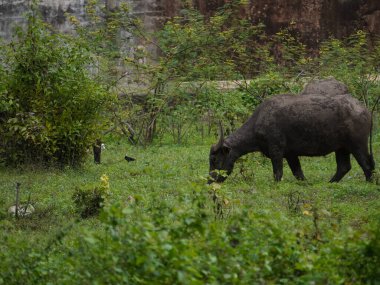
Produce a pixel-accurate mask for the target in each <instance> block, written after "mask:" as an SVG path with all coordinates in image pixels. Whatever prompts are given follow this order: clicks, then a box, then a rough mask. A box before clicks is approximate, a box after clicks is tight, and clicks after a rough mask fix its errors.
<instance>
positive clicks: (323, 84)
mask: <svg viewBox="0 0 380 285" xmlns="http://www.w3.org/2000/svg"><path fill="white" fill-rule="evenodd" d="M348 93H349V91H348V87H347V86H346V85H345V84H344V83H343V82H340V81H338V80H336V79H335V78H334V77H328V78H325V79H314V80H312V81H310V82H309V83H308V84H306V86H305V87H304V89H303V90H302V91H301V93H300V94H301V95H310V94H321V95H327V96H335V95H342V94H348Z"/></svg>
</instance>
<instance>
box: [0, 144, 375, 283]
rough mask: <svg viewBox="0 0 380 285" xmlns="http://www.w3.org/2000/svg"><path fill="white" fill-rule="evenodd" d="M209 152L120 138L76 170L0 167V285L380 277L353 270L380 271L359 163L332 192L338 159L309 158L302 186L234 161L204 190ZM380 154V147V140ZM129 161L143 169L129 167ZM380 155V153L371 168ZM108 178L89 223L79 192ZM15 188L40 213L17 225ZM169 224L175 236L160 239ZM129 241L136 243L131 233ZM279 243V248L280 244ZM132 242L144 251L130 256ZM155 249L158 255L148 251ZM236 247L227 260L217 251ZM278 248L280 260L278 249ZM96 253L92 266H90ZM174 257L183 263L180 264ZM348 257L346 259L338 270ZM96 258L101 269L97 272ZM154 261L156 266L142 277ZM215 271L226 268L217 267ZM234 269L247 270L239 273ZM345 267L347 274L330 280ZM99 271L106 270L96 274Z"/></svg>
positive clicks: (371, 206) (371, 199)
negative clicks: (100, 206)
mask: <svg viewBox="0 0 380 285" xmlns="http://www.w3.org/2000/svg"><path fill="white" fill-rule="evenodd" d="M377 141H378V140H377ZM210 144H211V140H210V142H208V143H203V144H200V145H186V146H175V145H155V146H151V147H147V148H142V147H133V146H131V145H129V144H127V143H126V142H123V141H115V140H113V141H108V142H106V150H104V151H103V155H102V163H101V164H100V165H96V164H94V163H93V162H92V159H91V157H90V156H89V158H88V161H87V162H86V164H85V166H84V167H83V168H82V169H79V170H74V169H65V170H62V171H61V170H56V169H53V170H46V169H30V168H28V169H22V170H14V169H6V168H1V169H0V181H1V183H0V191H1V195H0V229H1V230H0V238H1V239H2V240H3V241H2V242H1V245H0V247H1V252H2V254H1V258H2V260H1V261H0V266H1V270H0V271H1V272H2V273H0V284H2V283H7V284H10V283H13V284H19V283H20V282H21V281H26V282H29V283H35V284H44V283H49V282H50V284H54V282H53V281H52V280H54V278H57V279H56V280H57V282H58V283H56V284H70V283H71V282H73V280H74V283H77V284H95V283H96V282H98V284H106V283H111V284H122V283H124V284H158V283H161V284H174V283H176V284H206V283H207V284H249V283H250V282H249V281H252V283H257V284H278V283H291V284H296V283H297V284H306V283H310V284H315V283H317V284H327V283H329V284H354V283H365V282H368V283H372V282H375V281H374V280H375V279H376V278H377V277H379V276H378V275H376V274H379V271H378V270H377V271H376V270H375V269H374V270H372V269H371V270H372V271H371V270H370V269H368V270H367V269H362V268H359V269H357V271H355V272H356V273H352V274H348V273H347V272H350V270H352V268H351V267H353V268H354V267H355V262H356V261H357V260H356V259H355V258H356V257H355V256H356V255H355V254H359V255H360V256H361V257H362V258H364V261H363V263H366V261H368V262H372V263H373V262H378V261H379V258H378V256H377V254H378V253H379V252H380V251H377V252H375V253H374V255H370V256H369V257H368V260H366V258H367V257H366V256H364V257H363V254H362V252H359V251H361V250H362V251H363V252H366V250H367V247H366V246H368V245H369V244H371V243H373V239H374V238H373V236H374V235H375V234H376V233H374V231H373V229H374V228H376V225H379V224H378V222H379V217H380V215H379V214H380V210H379V209H380V199H379V198H380V186H379V185H377V184H376V182H374V183H367V182H365V179H364V175H363V173H362V171H361V169H360V168H359V166H358V165H357V163H356V161H354V159H353V158H352V164H353V168H352V170H351V171H350V172H349V173H348V174H347V175H346V177H344V179H343V180H342V181H341V182H340V183H333V184H331V183H328V180H329V179H330V177H331V176H332V175H333V173H334V171H335V167H336V165H335V158H334V156H333V155H329V156H327V157H318V158H302V159H301V164H302V166H303V170H304V173H305V176H306V178H307V181H304V182H300V181H297V180H296V179H295V178H294V177H293V176H292V174H291V172H290V169H289V168H288V166H287V165H286V164H285V169H284V177H283V181H282V182H280V183H275V182H274V181H273V178H272V169H271V163H270V161H269V160H268V159H266V158H264V157H263V156H261V155H260V154H250V155H248V156H246V157H244V158H243V159H241V160H240V161H239V162H238V163H237V164H236V166H235V169H234V172H233V174H232V175H231V176H230V177H229V178H228V179H227V180H226V182H225V183H224V184H222V185H221V186H220V187H219V186H216V185H213V186H207V185H206V177H207V172H208V152H209V146H210ZM375 149H376V150H378V149H379V148H378V144H376V143H375ZM126 153H127V154H128V155H130V156H132V157H134V158H136V161H134V162H127V161H125V160H124V155H125V154H126ZM379 157H380V156H379V152H376V155H375V159H376V158H377V160H379V159H378V158H379ZM104 174H105V175H107V176H108V178H109V184H110V192H111V194H110V196H109V198H108V199H107V202H106V206H105V207H106V211H105V213H102V214H101V216H100V218H98V217H93V218H89V219H81V218H80V216H79V215H78V213H77V212H76V209H75V205H74V203H73V201H72V195H73V193H74V190H75V188H76V187H83V186H85V185H94V184H96V183H99V181H100V177H101V176H102V175H104ZM16 182H19V183H21V200H22V201H26V200H27V199H28V195H29V194H30V200H31V203H32V204H33V206H34V207H35V209H36V211H35V212H34V213H33V214H32V215H31V216H28V217H24V218H20V219H18V220H15V218H14V217H12V216H10V215H9V214H8V213H7V210H8V208H9V207H10V206H11V205H13V204H14V199H15V183H16ZM212 196H214V200H213V199H212ZM217 207H219V208H218V209H219V210H216V208H217ZM199 213H201V214H199ZM198 214H199V215H198ZM196 217H201V218H200V220H199V221H198V220H197V218H196ZM194 219H195V220H194ZM194 221H198V222H194ZM237 225H238V226H237ZM161 227H162V228H165V232H167V233H166V235H167V236H160V235H157V236H155V233H157V232H161V230H158V229H157V228H161ZM235 228H236V229H238V230H236V232H237V233H236V235H241V236H239V238H236V242H237V243H239V245H238V246H234V243H233V241H234V240H235V239H231V238H229V239H227V240H228V241H227V240H226V236H228V233H230V232H231V231H232V232H234V230H233V229H235ZM231 229H232V230H231ZM256 229H257V235H256V236H254V235H253V233H252V231H253V232H255V231H256ZM268 229H270V231H269V232H267V231H266V230H268ZM188 230H189V232H187V231H188ZM123 231H128V233H127V232H123ZM115 232H117V235H116V237H115V236H114V234H115ZM122 232H123V233H122ZM131 232H133V233H134V234H135V235H134V236H133V237H132V236H125V235H129V234H131ZM147 233H150V234H149V236H146V235H147ZM243 233H244V234H243ZM177 235H178V236H177ZM144 237H145V238H146V239H144ZM377 237H378V236H377ZM219 238H220V240H219V241H218V239H219ZM243 240H244V241H246V243H244V242H243ZM279 240H280V241H281V242H280V245H276V246H274V244H276V243H277V242H278V241H279ZM169 241H170V242H169ZM238 241H239V242H238ZM271 241H273V242H272V243H271ZM128 242H130V243H131V244H130V245H129V247H128V246H127V245H126V244H128ZM139 243H141V244H140V246H141V248H140V247H138V246H137V244H139ZM105 244H106V245H105ZM133 244H134V245H136V248H140V249H139V250H137V249H135V248H134V250H131V246H132V245H133ZM153 244H154V247H152V248H153V249H152V251H149V252H146V250H147V249H146V248H151V247H150V246H153ZM228 244H229V245H231V246H230V247H231V248H230V249H228V250H229V251H228V254H227V253H220V252H219V251H218V250H217V248H224V249H225V248H226V247H227V246H228ZM300 244H301V245H300ZM101 245H102V246H101ZM356 245H357V248H356V247H355V246H356ZM272 246H273V248H275V249H276V250H277V251H279V252H277V251H276V252H273V248H272ZM376 246H378V244H377V245H376V244H375V247H374V248H375V249H377V250H379V248H377V247H376ZM133 247H134V246H133ZM182 247H185V248H186V250H184V249H183V248H182ZM288 247H289V248H288ZM352 247H353V249H352V250H351V248H352ZM95 248H96V250H94V249H95ZM157 248H159V249H157ZM180 248H182V250H183V251H182V252H181V250H180ZM254 248H255V249H254ZM286 248H288V250H289V252H290V253H286V252H285V251H286ZM174 249H176V250H174ZM189 249H192V250H191V251H188V250H189ZM249 249H252V253H250V252H249ZM339 250H341V251H342V252H339ZM117 251H120V255H122V256H124V257H125V256H126V255H130V256H132V255H133V256H135V257H136V256H140V258H141V261H140V263H139V262H138V260H139V259H138V258H137V257H136V258H137V261H136V260H135V259H134V261H133V264H134V265H135V267H133V266H131V263H128V262H126V261H123V262H121V260H122V259H123V258H122V257H121V256H120V255H116V256H118V257H117V258H116V257H115V256H113V254H114V253H115V252H117ZM208 251H209V252H208ZM283 251H284V252H285V253H284V252H283ZM346 251H347V252H348V253H349V254H348V253H347V252H346ZM356 251H357V252H356ZM89 252H91V254H89V255H88V259H86V258H84V257H83V256H85V255H86V254H88V253H89ZM152 252H154V253H155V255H154V256H155V257H154V258H153V257H152V260H153V261H154V260H155V261H154V262H153V261H152V260H150V259H149V260H150V262H151V263H149V262H148V261H147V260H146V258H147V257H146V256H151V254H152ZM159 252H161V253H159ZM207 252H208V253H207ZM253 252H257V255H255V256H253V255H254V253H253ZM297 252H298V253H297ZM206 253H207V254H206ZM159 254H161V255H163V257H162V256H161V257H158V255H159ZM156 255H157V256H156ZM178 255H183V257H185V256H186V258H187V259H186V260H185V261H184V260H182V261H180V260H177V259H176V258H178ZM293 255H294V256H293ZM342 255H344V256H345V257H347V260H344V258H343V259H342V260H340V261H339V260H338V259H341V258H342ZM36 256H37V257H36ZM91 256H92V257H91ZM212 256H214V258H215V259H213V258H212ZM273 256H274V257H275V256H279V259H278V260H277V259H276V258H274V257H273ZM82 258H83V259H82ZM98 258H99V260H100V261H99V264H98V265H96V264H97V263H95V265H93V262H94V260H97V259H98ZM114 258H116V259H117V260H114ZM250 258H252V260H250V261H248V260H247V259H250ZM373 258H375V259H373ZM330 259H331V260H330ZM289 260H291V262H290V261H289ZM323 260H324V261H323ZM146 262H148V263H149V264H151V267H149V266H148V267H147V268H145V267H146V266H147V265H146V266H145V265H144V264H145V263H146ZM181 262H182V265H179V263H181ZM187 262H189V263H187ZM213 262H214V263H215V266H216V267H218V269H216V268H213V267H210V266H211V265H210V264H212V263H213ZM289 262H290V263H289ZM358 262H359V261H358ZM20 263H22V264H23V265H20ZM198 263H199V264H198ZM203 263H207V264H208V265H207V266H206V265H201V264H203ZM209 263H210V264H209ZM173 264H174V265H173ZM189 264H191V266H190V265H189ZM197 264H198V265H197ZM236 264H240V265H239V266H240V267H239V268H235V267H234V266H236ZM337 264H343V265H344V266H346V267H347V268H346V269H347V270H346V269H343V270H342V272H336V274H335V273H333V271H334V270H335V269H334V266H338V265H337ZM12 266H13V268H12ZM103 266H104V270H105V271H103V272H99V270H98V269H99V268H103ZM107 266H109V268H107V269H106V267H107ZM176 266H180V267H181V268H177V267H176ZM205 266H206V267H207V268H208V269H205ZM344 266H343V268H344ZM373 266H375V267H377V265H376V264H373ZM91 267H93V269H91ZM141 267H143V268H145V269H144V270H143V271H141V270H142V269H141ZM288 267H289V268H288ZM68 268H71V270H68V271H66V269H68ZM110 268H113V269H112V270H111V269H110ZM127 268H129V269H127ZM191 268H192V269H191ZM97 270H98V271H97ZM118 270H119V271H118ZM229 270H231V274H229V273H228V272H226V271H229ZM284 270H285V271H284ZM345 270H346V271H347V272H346V271H345ZM355 270H356V269H355ZM70 271H71V273H70ZM100 271H101V270H100ZM164 271H165V273H163V272H164ZM250 271H252V272H253V273H252V272H250ZM127 272H128V273H127ZM152 272H156V273H152ZM248 272H249V273H248ZM70 274H71V275H70ZM150 274H153V275H150ZM181 274H182V275H181ZM252 274H253V275H252ZM108 275H109V276H108ZM105 276H108V277H107V278H109V279H103V278H106V277H105ZM123 278H124V279H123ZM155 278H156V279H155ZM256 278H257V279H256ZM84 280H86V281H84ZM106 280H108V281H106ZM378 280H380V279H378ZM255 281H256V282H255ZM51 282H53V283H51ZM313 282H314V283H313ZM71 284H72V283H71Z"/></svg>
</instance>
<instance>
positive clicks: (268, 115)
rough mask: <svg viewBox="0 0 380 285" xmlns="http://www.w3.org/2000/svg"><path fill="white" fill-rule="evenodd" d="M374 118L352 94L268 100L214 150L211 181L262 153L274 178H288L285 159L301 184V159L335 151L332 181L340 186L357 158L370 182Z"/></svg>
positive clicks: (218, 180)
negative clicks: (244, 159) (250, 155)
mask: <svg viewBox="0 0 380 285" xmlns="http://www.w3.org/2000/svg"><path fill="white" fill-rule="evenodd" d="M370 131H371V115H370V113H369V112H368V110H367V109H366V108H365V107H363V106H362V105H361V104H360V103H359V101H358V100H356V99H355V98H353V97H352V96H347V95H335V96H333V97H330V96H325V95H321V94H309V95H308V96H300V95H292V94H284V95H277V96H274V97H272V98H270V99H267V100H265V101H264V102H263V103H262V104H260V105H259V106H258V107H257V108H256V110H255V112H254V113H253V115H252V116H251V117H250V118H249V119H248V120H247V121H246V122H245V123H244V124H243V126H241V127H240V128H239V129H238V130H236V131H235V132H233V133H232V134H231V135H230V136H228V137H227V138H226V139H224V138H223V135H221V137H220V140H219V142H218V143H217V144H216V145H213V146H212V147H211V151H210V176H211V179H210V182H211V181H216V182H222V181H224V180H225V178H226V176H225V175H221V174H220V173H218V171H215V170H224V171H225V172H226V174H227V175H229V174H230V173H231V172H232V169H233V167H234V163H235V161H236V160H237V159H238V158H239V157H241V156H242V155H244V154H247V153H250V152H255V151H259V152H261V153H263V154H264V155H265V156H266V157H268V158H270V159H271V161H272V166H273V174H274V179H275V180H276V181H280V180H281V178H282V174H283V158H285V159H286V160H287V162H288V164H289V167H290V169H291V170H292V172H293V175H294V176H295V177H296V178H297V179H300V180H304V179H305V176H304V174H303V172H302V169H301V165H300V161H299V159H298V157H299V156H322V155H327V154H329V153H331V152H335V157H336V163H337V170H336V173H335V175H334V176H333V177H332V178H331V180H330V182H338V181H339V180H341V179H342V178H343V176H344V175H345V174H346V173H347V172H348V171H349V170H350V169H351V163H350V154H353V156H354V157H355V159H356V160H357V162H358V163H359V165H360V167H361V168H362V169H363V171H364V174H365V177H366V179H367V181H368V180H370V179H371V176H372V172H373V170H374V167H375V163H374V160H373V155H372V153H371V154H369V153H368V137H369V134H370Z"/></svg>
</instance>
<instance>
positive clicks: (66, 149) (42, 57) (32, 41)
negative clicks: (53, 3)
mask: <svg viewBox="0 0 380 285" xmlns="http://www.w3.org/2000/svg"><path fill="white" fill-rule="evenodd" d="M3 48H4V49H3V51H2V52H3V53H2V55H1V56H0V57H2V58H3V59H4V65H3V69H4V72H3V73H4V77H2V78H1V79H0V86H1V87H0V102H1V103H0V138H1V139H0V160H1V161H3V162H5V163H6V164H7V165H19V164H23V163H42V164H47V165H51V164H58V165H60V166H64V165H70V166H78V165H80V164H81V163H82V162H83V160H84V158H85V156H86V149H87V148H88V147H89V146H90V145H91V144H92V142H93V141H94V138H95V137H97V135H98V133H99V127H100V125H101V115H102V111H103V110H104V108H105V106H106V104H105V103H106V102H107V100H108V99H107V97H106V92H105V90H104V88H103V87H102V86H101V85H100V84H98V83H97V82H95V81H94V80H93V79H92V77H91V74H90V72H89V67H90V65H91V62H92V59H91V55H90V53H89V51H88V50H86V49H84V48H83V47H82V46H81V44H80V43H77V42H76V40H75V39H74V38H73V37H70V36H66V35H62V34H59V33H55V32H52V31H51V29H50V28H49V27H48V26H47V25H46V24H44V23H43V22H42V21H41V20H40V19H39V17H38V16H35V15H34V14H32V15H30V16H29V17H28V26H27V29H26V30H25V31H23V30H21V29H19V30H18V32H17V41H13V42H11V43H10V44H8V45H6V46H4V47H3Z"/></svg>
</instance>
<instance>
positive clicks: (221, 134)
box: [217, 121, 224, 148]
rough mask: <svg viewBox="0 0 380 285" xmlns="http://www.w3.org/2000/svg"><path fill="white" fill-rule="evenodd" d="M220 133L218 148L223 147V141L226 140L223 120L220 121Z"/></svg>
mask: <svg viewBox="0 0 380 285" xmlns="http://www.w3.org/2000/svg"><path fill="white" fill-rule="evenodd" d="M219 135H220V139H219V142H218V144H217V148H220V147H222V146H223V141H224V131H223V125H222V122H221V121H219Z"/></svg>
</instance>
